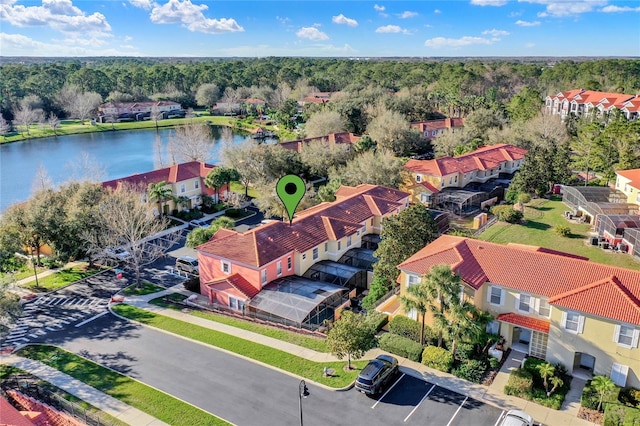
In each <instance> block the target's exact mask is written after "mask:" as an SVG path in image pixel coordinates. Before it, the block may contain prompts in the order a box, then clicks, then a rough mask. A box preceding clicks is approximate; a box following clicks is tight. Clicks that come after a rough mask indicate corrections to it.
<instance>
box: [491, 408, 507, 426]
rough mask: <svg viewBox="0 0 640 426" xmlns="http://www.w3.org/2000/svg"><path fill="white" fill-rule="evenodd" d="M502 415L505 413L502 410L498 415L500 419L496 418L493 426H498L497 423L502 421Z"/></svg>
mask: <svg viewBox="0 0 640 426" xmlns="http://www.w3.org/2000/svg"><path fill="white" fill-rule="evenodd" d="M504 413H506V411H504V410H502V413H500V417H498V420H496V424H495V425H493V426H498V423H500V420H502V416H504Z"/></svg>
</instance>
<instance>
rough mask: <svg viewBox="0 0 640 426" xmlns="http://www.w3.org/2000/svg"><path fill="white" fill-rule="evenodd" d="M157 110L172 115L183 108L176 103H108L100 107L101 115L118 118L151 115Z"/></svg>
mask: <svg viewBox="0 0 640 426" xmlns="http://www.w3.org/2000/svg"><path fill="white" fill-rule="evenodd" d="M154 108H156V109H157V110H158V112H161V113H170V112H173V111H181V110H182V106H181V105H180V104H179V103H178V102H174V101H149V102H107V103H104V104H102V105H100V106H99V107H98V112H99V113H100V115H113V116H116V117H122V116H131V117H135V116H136V115H137V114H140V113H142V114H147V115H148V114H149V113H151V110H152V109H154Z"/></svg>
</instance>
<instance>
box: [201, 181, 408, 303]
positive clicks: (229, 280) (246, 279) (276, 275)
mask: <svg viewBox="0 0 640 426" xmlns="http://www.w3.org/2000/svg"><path fill="white" fill-rule="evenodd" d="M408 205H409V194H407V193H405V192H402V191H398V190H396V189H392V188H387V187H383V186H377V185H359V186H356V187H346V186H343V187H341V188H340V189H339V190H338V191H337V192H336V201H334V202H331V203H322V204H320V205H317V206H314V207H312V208H310V209H307V210H303V211H300V212H297V213H296V215H295V217H294V219H293V221H292V223H291V224H289V223H288V222H284V221H273V222H270V223H267V224H264V225H262V226H259V227H257V228H254V229H251V230H249V231H246V232H237V231H233V230H227V229H220V230H219V231H218V232H216V234H215V235H214V236H213V237H212V238H211V240H209V241H208V242H206V243H204V244H202V245H200V246H198V247H196V250H197V252H198V261H199V270H200V291H201V294H203V295H205V296H207V297H208V298H209V302H210V303H215V304H217V305H221V306H224V307H227V308H231V309H235V310H238V311H243V312H244V309H245V308H249V307H250V305H249V303H250V301H251V300H252V299H254V298H255V297H256V296H257V295H258V294H260V293H261V292H262V291H263V290H264V289H265V288H267V286H268V285H269V284H270V283H272V282H274V281H278V280H279V282H282V280H283V279H284V278H287V277H294V276H297V277H301V276H305V277H306V278H309V279H311V280H313V279H315V278H316V277H322V276H325V275H326V274H325V275H323V274H322V273H321V270H320V269H321V268H316V269H314V272H317V273H312V274H309V273H308V272H309V271H310V270H311V269H313V268H314V267H316V266H317V265H319V264H323V265H328V266H330V267H333V268H336V269H342V270H347V269H350V268H348V266H349V265H345V264H343V263H340V262H339V261H340V260H341V258H342V257H343V256H344V255H345V254H346V253H347V252H349V251H350V250H353V249H357V248H361V247H362V246H363V242H364V241H366V240H367V239H368V237H369V236H371V235H376V236H377V235H378V234H380V229H381V223H382V219H383V218H385V217H388V216H390V215H395V214H397V213H398V212H400V211H402V210H403V209H405V208H406V207H408ZM371 252H372V251H371ZM350 270H351V271H352V272H353V273H354V274H357V275H358V276H359V277H362V275H364V277H365V280H364V281H362V280H359V281H358V282H356V283H355V284H354V285H350V284H351V283H350V284H349V287H353V288H350V290H355V291H356V292H361V291H363V290H364V289H366V286H367V280H366V275H367V274H366V272H364V274H360V273H358V272H357V271H355V270H353V269H350ZM341 283H342V281H341ZM308 284H309V283H308ZM289 287H291V285H289ZM325 290H326V288H325ZM333 290H335V289H333V288H332V289H331V291H333ZM319 291H320V290H319ZM318 294H321V293H318ZM278 303H279V304H280V305H282V303H284V302H282V301H280V302H278ZM274 304H275V302H274Z"/></svg>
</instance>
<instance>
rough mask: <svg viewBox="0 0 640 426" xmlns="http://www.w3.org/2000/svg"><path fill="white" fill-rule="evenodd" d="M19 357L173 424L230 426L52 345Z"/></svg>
mask: <svg viewBox="0 0 640 426" xmlns="http://www.w3.org/2000/svg"><path fill="white" fill-rule="evenodd" d="M18 355H20V356H23V357H26V358H30V359H34V360H37V361H40V362H42V363H44V364H46V365H48V366H50V367H53V368H55V369H56V370H59V371H62V372H63V373H66V374H68V375H69V376H71V377H74V378H75V379H78V380H80V381H81V382H83V383H86V384H88V385H89V386H92V387H94V388H96V389H98V390H99V391H101V392H104V393H106V394H108V395H110V396H112V397H114V398H116V399H119V400H120V401H122V402H124V403H125V404H128V405H130V406H132V407H135V408H137V409H139V410H141V411H144V412H145V413H147V414H149V415H151V416H154V417H155V418H157V419H159V420H161V421H163V422H165V423H168V424H170V425H175V426H179V425H184V426H192V425H216V426H217V425H229V424H230V423H228V422H226V421H224V420H222V419H221V418H219V417H216V416H214V415H212V414H210V413H207V412H206V411H203V410H201V409H199V408H197V407H194V406H193V405H190V404H187V403H186V402H183V401H180V400H179V399H176V398H174V397H172V396H171V395H169V394H166V393H164V392H161V391H159V390H157V389H154V388H152V387H149V386H147V385H144V384H142V383H140V382H137V381H135V380H133V379H131V378H129V377H127V376H124V375H122V374H120V373H117V372H115V371H113V370H110V369H108V368H105V367H102V366H100V365H98V364H96V363H94V362H92V361H89V360H87V359H85V358H82V357H80V356H78V355H75V354H72V353H71V352H67V351H65V350H62V349H60V348H56V347H53V346H28V347H26V348H24V349H21V350H20V351H18Z"/></svg>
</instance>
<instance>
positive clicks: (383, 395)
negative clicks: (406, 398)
mask: <svg viewBox="0 0 640 426" xmlns="http://www.w3.org/2000/svg"><path fill="white" fill-rule="evenodd" d="M403 377H404V373H402V376H400V377H399V378H398V380H396V381H395V383H394V384H392V385H391V386H389V389H387V391H386V392H385V393H383V394H382V396H381V397H380V398H378V400H377V401H376V403H375V404H373V405H372V406H371V409H374V408H376V405H378V403H379V402H380V401H382V398H384V397H385V396H387V394H388V393H389V391H390V390H391V389H393V387H394V386H395V385H397V384H398V382H399V381H400V380H402V378H403Z"/></svg>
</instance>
